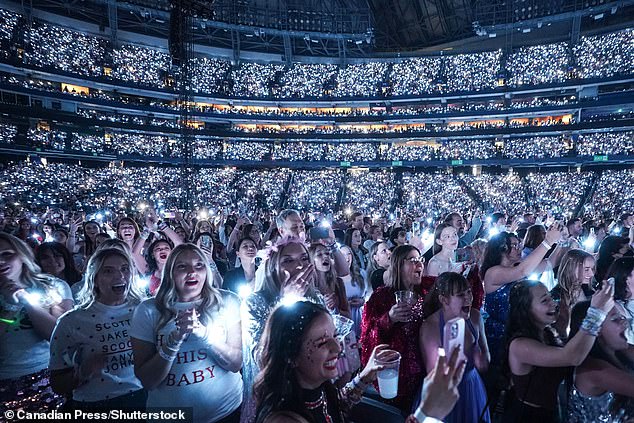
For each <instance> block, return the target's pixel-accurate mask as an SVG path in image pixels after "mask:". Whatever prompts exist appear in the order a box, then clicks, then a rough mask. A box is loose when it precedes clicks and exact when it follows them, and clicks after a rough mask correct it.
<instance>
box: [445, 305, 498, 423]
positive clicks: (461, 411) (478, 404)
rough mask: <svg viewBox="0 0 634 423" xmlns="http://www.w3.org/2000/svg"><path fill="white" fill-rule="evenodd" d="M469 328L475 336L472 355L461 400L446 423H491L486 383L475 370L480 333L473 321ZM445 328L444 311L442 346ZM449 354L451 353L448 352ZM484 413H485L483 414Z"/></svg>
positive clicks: (460, 387)
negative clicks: (474, 358) (474, 353)
mask: <svg viewBox="0 0 634 423" xmlns="http://www.w3.org/2000/svg"><path fill="white" fill-rule="evenodd" d="M466 324H467V328H468V329H469V331H470V332H471V335H473V339H474V340H475V341H474V342H473V345H472V347H471V354H469V355H468V356H467V365H466V367H465V370H464V376H463V377H462V381H461V382H460V385H458V392H459V393H460V399H458V402H457V403H456V405H455V406H454V408H453V410H451V413H449V415H448V416H447V417H445V419H444V420H443V422H445V423H480V422H484V423H490V422H491V418H490V416H489V410H488V408H487V409H486V410H485V408H486V406H487V393H486V389H485V388H484V383H483V382H482V378H481V377H480V374H479V373H478V369H476V368H475V365H474V360H473V352H474V351H475V349H476V348H478V347H477V345H478V339H479V333H478V331H476V330H475V328H474V327H473V324H472V323H471V320H468V319H467V320H466ZM444 327H445V316H443V313H442V311H441V312H440V344H441V345H443V342H444V339H443V338H444V330H443V329H444ZM447 353H449V352H447ZM483 411H484V413H483ZM480 415H482V420H480Z"/></svg>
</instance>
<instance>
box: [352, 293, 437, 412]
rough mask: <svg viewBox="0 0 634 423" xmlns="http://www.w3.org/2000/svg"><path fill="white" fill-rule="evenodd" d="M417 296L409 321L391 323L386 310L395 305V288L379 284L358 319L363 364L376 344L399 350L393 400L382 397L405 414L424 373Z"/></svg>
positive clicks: (420, 312)
mask: <svg viewBox="0 0 634 423" xmlns="http://www.w3.org/2000/svg"><path fill="white" fill-rule="evenodd" d="M415 291H416V292H417V294H418V295H419V298H418V302H417V303H416V304H415V305H414V318H413V321H411V322H406V323H401V322H398V323H392V321H391V320H390V317H389V316H388V313H389V311H390V309H391V308H392V306H393V305H394V304H396V297H395V296H394V292H395V290H394V289H393V288H390V287H387V286H381V287H379V288H378V289H377V290H375V291H374V292H373V293H372V295H371V296H370V299H369V300H368V301H367V302H366V303H365V306H364V309H363V319H362V322H361V362H362V365H363V366H365V365H366V363H367V362H368V359H369V358H370V355H371V354H372V350H373V349H374V347H376V346H377V345H379V344H389V345H390V348H392V349H394V350H396V351H398V352H400V353H401V366H400V370H399V379H398V395H397V396H396V398H394V399H393V400H384V401H385V402H386V403H389V404H392V405H394V406H396V407H398V408H400V409H401V410H403V411H404V412H406V413H410V412H411V409H412V403H413V401H414V398H415V397H416V396H417V395H418V393H419V392H420V388H421V383H422V381H423V378H424V376H425V368H424V366H423V361H422V358H421V354H420V347H419V341H418V332H419V329H420V325H421V323H422V321H423V318H422V314H423V310H422V308H423V298H424V297H423V295H422V292H421V291H420V288H419V287H415Z"/></svg>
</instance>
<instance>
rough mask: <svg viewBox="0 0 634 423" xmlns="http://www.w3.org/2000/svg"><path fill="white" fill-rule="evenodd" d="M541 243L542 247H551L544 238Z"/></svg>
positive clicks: (547, 248)
mask: <svg viewBox="0 0 634 423" xmlns="http://www.w3.org/2000/svg"><path fill="white" fill-rule="evenodd" d="M542 245H543V246H544V248H546V250H550V249H551V248H552V245H550V244H549V243H547V242H546V240H543V241H542Z"/></svg>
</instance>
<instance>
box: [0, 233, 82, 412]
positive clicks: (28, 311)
mask: <svg viewBox="0 0 634 423" xmlns="http://www.w3.org/2000/svg"><path fill="white" fill-rule="evenodd" d="M72 298H73V297H72V294H71V291H70V287H69V286H68V284H67V283H66V282H64V281H62V280H60V279H57V278H55V277H53V276H50V275H46V274H43V273H42V271H41V269H40V267H39V266H38V265H37V264H36V263H35V257H34V256H33V250H32V249H31V247H29V246H28V245H27V244H25V243H24V241H21V240H20V239H18V238H16V237H15V236H13V235H9V234H6V233H3V232H0V409H3V408H4V407H6V409H7V410H9V409H12V410H14V409H18V408H23V409H25V410H28V411H41V410H47V409H49V408H51V409H52V408H55V407H56V406H57V405H59V404H60V403H61V398H59V397H55V395H54V394H53V392H52V391H51V389H50V387H49V373H48V362H49V358H50V350H49V348H50V347H49V340H50V339H51V333H52V332H53V328H54V327H55V323H56V322H57V319H58V318H59V316H61V315H62V314H63V313H65V312H66V311H68V310H70V309H71V308H72V306H73V300H72Z"/></svg>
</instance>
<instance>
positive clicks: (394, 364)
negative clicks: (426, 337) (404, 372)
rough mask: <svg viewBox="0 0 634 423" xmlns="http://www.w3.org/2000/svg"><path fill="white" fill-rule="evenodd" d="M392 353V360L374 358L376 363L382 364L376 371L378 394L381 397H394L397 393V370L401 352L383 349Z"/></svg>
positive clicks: (399, 364)
mask: <svg viewBox="0 0 634 423" xmlns="http://www.w3.org/2000/svg"><path fill="white" fill-rule="evenodd" d="M385 351H386V352H387V351H390V352H392V353H394V355H395V358H393V359H392V360H380V359H378V358H377V359H375V362H376V364H378V365H381V366H383V370H379V371H378V372H377V380H378V382H379V394H380V395H381V397H382V398H385V399H392V398H396V395H397V394H398V371H399V367H400V366H401V354H400V353H399V352H398V351H392V350H385Z"/></svg>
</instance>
